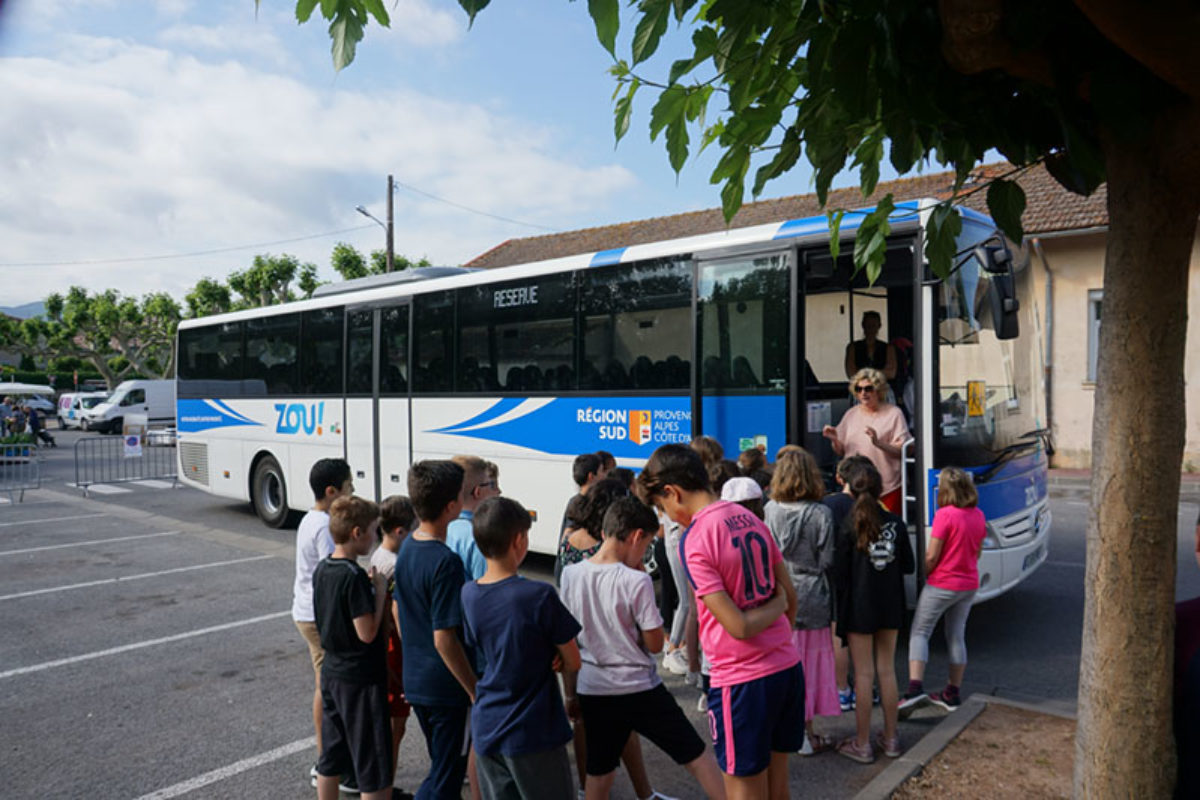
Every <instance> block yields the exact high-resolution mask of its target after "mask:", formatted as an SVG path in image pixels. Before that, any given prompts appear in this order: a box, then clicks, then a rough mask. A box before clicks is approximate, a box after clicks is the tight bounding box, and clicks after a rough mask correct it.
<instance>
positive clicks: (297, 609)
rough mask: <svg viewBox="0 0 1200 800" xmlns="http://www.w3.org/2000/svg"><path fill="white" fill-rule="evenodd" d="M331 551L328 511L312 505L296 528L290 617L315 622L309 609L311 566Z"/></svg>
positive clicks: (310, 603) (311, 599) (314, 566)
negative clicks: (294, 576)
mask: <svg viewBox="0 0 1200 800" xmlns="http://www.w3.org/2000/svg"><path fill="white" fill-rule="evenodd" d="M331 553H333V537H332V536H330V535H329V513H328V512H325V511H318V510H317V509H315V508H314V509H312V510H311V511H309V512H308V513H307V514H305V515H304V519H302V520H300V527H299V528H297V529H296V580H295V582H294V583H293V584H292V619H294V620H296V621H297V622H316V621H317V615H316V613H315V612H314V611H313V585H312V578H313V570H315V569H316V568H317V564H319V563H321V559H322V558H325V557H327V556H328V555H330V554H331Z"/></svg>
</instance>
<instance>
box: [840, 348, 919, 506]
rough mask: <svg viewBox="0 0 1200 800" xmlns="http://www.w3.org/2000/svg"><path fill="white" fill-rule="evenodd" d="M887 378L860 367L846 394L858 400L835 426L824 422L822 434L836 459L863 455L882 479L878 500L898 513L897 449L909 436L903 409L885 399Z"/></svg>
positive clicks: (898, 458) (874, 370)
mask: <svg viewBox="0 0 1200 800" xmlns="http://www.w3.org/2000/svg"><path fill="white" fill-rule="evenodd" d="M886 392H887V379H886V378H885V377H884V375H883V373H882V372H880V371H879V370H877V369H871V368H869V367H867V368H864V369H860V370H859V371H858V372H856V373H854V377H853V378H851V379H850V395H851V396H852V397H854V398H855V399H856V400H857V401H858V402H857V403H856V404H855V405H853V406H851V407H850V410H849V411H847V412H846V413H845V414H844V415H843V416H842V421H841V422H839V423H838V425H837V427H836V428H835V427H834V426H832V425H826V426H825V428H824V430H822V434H824V436H825V438H826V439H828V440H829V441H830V443H831V444H832V445H833V451H834V452H835V453H837V455H838V457H839V458H844V457H846V456H858V455H861V456H866V457H867V458H869V459H870V460H871V463H872V464H874V465H875V469H877V470H879V476H880V477H881V478H882V479H883V496H882V497H881V498H880V500H881V501H882V502H883V504H884V506H886V507H887V509H888V511H891V512H892V513H893V514H899V513H900V508H901V504H902V502H903V498H901V497H900V494H901V493H900V470H901V469H902V468H903V465H902V464H901V463H900V448H901V447H902V446H903V445H904V442H906V441H907V440H908V438H909V436H910V434H909V432H908V423H907V422H905V420H904V412H903V411H901V410H900V409H899V407H897V406H895V405H892V404H891V403H889V402H887V400H886V398H885V395H886Z"/></svg>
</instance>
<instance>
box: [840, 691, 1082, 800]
mask: <svg viewBox="0 0 1200 800" xmlns="http://www.w3.org/2000/svg"><path fill="white" fill-rule="evenodd" d="M993 703H995V704H996V705H1003V706H1011V707H1013V708H1020V709H1023V710H1025V711H1035V712H1037V713H1039V714H1049V715H1051V716H1055V717H1062V718H1064V719H1072V720H1073V719H1075V714H1074V713H1072V712H1071V711H1069V710H1067V709H1064V708H1063V707H1062V705H1060V704H1057V703H1053V702H1046V703H1025V702H1021V701H1020V700H1010V699H1008V698H1005V697H996V696H994V695H989V694H978V693H976V694H972V695H971V696H970V697H968V698H967V699H966V700H964V701H963V704H962V706H960V707H959V709H958V710H957V711H954V712H953V713H951V714H949V715H947V716H946V718H945V719H943V720H942V721H941V722H939V723H938V724H937V725H936V726H935V727H934V729H933V730H931V731H930V732H929V733H927V734H925V735H924V736H923V737H921V740H920V741H919V742H917V743H916V744H915V745H913V746H912V747H910V748H909V749H908V750H907V751H905V752H904V754H903V755H901V756H900V757H899V758H897V759H896V760H895V761H893V762H892V763H891V765H890V766H888V767H887V768H886V769H884V770H883V771H882V772H880V773H879V774H878V775H876V776H875V777H874V778H872V779H871V782H870V783H868V784H867V785H866V786H864V787H863V788H862V790H860V791H859V793H858V794H856V795H854V800H888V798H890V797H891V796H892V794H893V793H894V792H895V791H896V790H897V789H899V788H900V785H901V784H903V783H904V782H905V781H907V780H908V779H909V778H912V777H913V776H915V775H919V774H920V773H921V771H922V770H924V769H925V767H926V766H927V765H928V764H929V762H930V761H932V760H933V759H934V757H935V756H936V755H937V754H938V753H940V752H942V751H943V750H945V749H946V746H947V745H949V744H950V743H951V742H952V741H954V739H955V738H956V737H957V736H958V735H959V734H960V733H962V732H963V730H965V729H966V727H967V726H968V725H970V724H971V723H972V722H974V721H975V718H976V717H978V716H979V715H980V714H981V713H983V710H984V709H985V708H987V707H988V706H989V705H991V704H993Z"/></svg>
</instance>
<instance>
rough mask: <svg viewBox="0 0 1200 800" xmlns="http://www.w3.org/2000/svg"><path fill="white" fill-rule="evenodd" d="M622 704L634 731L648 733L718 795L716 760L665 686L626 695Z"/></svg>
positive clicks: (657, 745) (656, 742) (704, 786)
mask: <svg viewBox="0 0 1200 800" xmlns="http://www.w3.org/2000/svg"><path fill="white" fill-rule="evenodd" d="M622 704H623V705H624V715H625V717H626V718H627V719H629V720H630V721H631V723H632V725H633V730H634V731H635V733H637V734H640V735H642V736H645V737H646V738H647V739H649V740H650V741H651V742H652V743H653V744H654V745H655V746H656V747H657V748H658V749H660V750H662V751H663V752H664V753H666V754H667V755H669V756H670V757H671V759H672V760H673V761H674V762H675V763H676V764H679V765H680V766H683V767H686V768H687V769H688V771H689V772H691V773H692V774H693V775H694V776H696V779H697V780H698V781H700V785H701V787H702V788H703V789H704V791H705V793H706V794H708V795H709V796H710V797H711V796H714V793H715V795H716V796H719V794H720V788H719V787H720V786H721V775H720V772H719V770H718V769H717V762H716V760H715V759H714V758H713V757H712V755H711V754H710V753H708V752H707V748H706V747H705V746H704V740H703V739H701V738H700V735H699V734H697V733H696V729H695V728H693V727H692V723H691V722H689V721H688V718H687V717H686V716H685V715H684V713H683V709H681V708H680V707H679V704H678V703H676V702H675V698H673V697H672V696H671V693H670V692H668V691H667V687H666V686H664V685H662V684H661V683H660V684H659V685H658V686H655V687H654V688H653V689H650V690H649V691H646V692H637V693H636V694H631V695H624V696H623V697H622ZM706 756H707V758H706ZM647 794H649V792H647ZM639 796H640V797H645V796H646V795H645V794H639Z"/></svg>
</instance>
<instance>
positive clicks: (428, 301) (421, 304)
mask: <svg viewBox="0 0 1200 800" xmlns="http://www.w3.org/2000/svg"><path fill="white" fill-rule="evenodd" d="M413 313H414V314H415V315H416V316H415V317H414V318H413V334H414V339H415V341H414V342H413V391H414V392H424V393H431V392H448V391H450V390H451V387H452V386H453V380H452V378H453V375H454V293H453V292H450V291H446V292H431V293H429V294H420V295H417V296H416V297H414V298H413Z"/></svg>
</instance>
